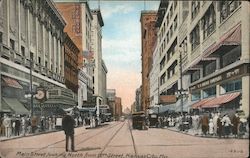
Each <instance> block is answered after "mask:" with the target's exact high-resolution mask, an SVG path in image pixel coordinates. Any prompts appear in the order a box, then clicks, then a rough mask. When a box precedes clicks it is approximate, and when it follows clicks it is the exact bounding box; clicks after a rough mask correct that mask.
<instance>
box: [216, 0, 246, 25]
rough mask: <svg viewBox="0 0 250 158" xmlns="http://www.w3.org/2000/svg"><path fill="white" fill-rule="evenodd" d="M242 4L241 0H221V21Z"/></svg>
mask: <svg viewBox="0 0 250 158" xmlns="http://www.w3.org/2000/svg"><path fill="white" fill-rule="evenodd" d="M240 5H241V2H240V1H221V2H220V17H221V18H220V21H221V22H222V21H224V20H225V19H226V18H227V17H228V16H229V15H231V14H232V12H233V11H234V10H235V9H237V8H238V7H239V6H240Z"/></svg>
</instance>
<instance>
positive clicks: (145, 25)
mask: <svg viewBox="0 0 250 158" xmlns="http://www.w3.org/2000/svg"><path fill="white" fill-rule="evenodd" d="M156 15H157V12H156V11H141V17H140V22H141V44H142V45H141V48H142V49H141V51H142V52H141V61H142V89H141V93H142V109H141V110H143V111H146V109H148V107H149V105H150V91H149V73H150V69H151V67H152V55H153V51H154V50H153V48H154V45H155V41H156V40H157V32H156V27H155V24H156Z"/></svg>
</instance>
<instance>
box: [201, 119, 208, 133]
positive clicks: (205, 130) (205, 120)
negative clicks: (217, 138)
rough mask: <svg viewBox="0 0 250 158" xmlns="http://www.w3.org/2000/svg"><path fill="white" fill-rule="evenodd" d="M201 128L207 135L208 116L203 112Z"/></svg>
mask: <svg viewBox="0 0 250 158" xmlns="http://www.w3.org/2000/svg"><path fill="white" fill-rule="evenodd" d="M201 130H202V133H203V135H207V131H208V116H207V114H204V115H203V116H202V118H201Z"/></svg>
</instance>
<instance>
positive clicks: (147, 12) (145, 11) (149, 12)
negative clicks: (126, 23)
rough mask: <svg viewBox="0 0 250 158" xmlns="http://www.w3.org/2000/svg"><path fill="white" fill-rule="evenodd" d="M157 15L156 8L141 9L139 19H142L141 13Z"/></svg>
mask: <svg viewBox="0 0 250 158" xmlns="http://www.w3.org/2000/svg"><path fill="white" fill-rule="evenodd" d="M147 14H148V15H150V14H151V15H157V10H142V11H141V16H140V21H141V19H142V16H143V15H147Z"/></svg>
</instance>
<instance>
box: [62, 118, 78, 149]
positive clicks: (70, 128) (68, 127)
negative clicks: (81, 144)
mask: <svg viewBox="0 0 250 158" xmlns="http://www.w3.org/2000/svg"><path fill="white" fill-rule="evenodd" d="M74 125H75V120H74V119H73V117H72V116H71V115H70V113H67V114H65V116H64V117H63V119H62V129H63V130H64V132H65V135H66V151H68V144H69V138H70V139H71V151H75V146H74Z"/></svg>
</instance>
